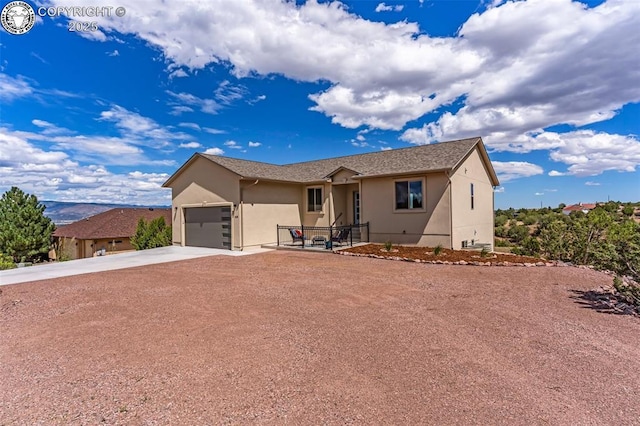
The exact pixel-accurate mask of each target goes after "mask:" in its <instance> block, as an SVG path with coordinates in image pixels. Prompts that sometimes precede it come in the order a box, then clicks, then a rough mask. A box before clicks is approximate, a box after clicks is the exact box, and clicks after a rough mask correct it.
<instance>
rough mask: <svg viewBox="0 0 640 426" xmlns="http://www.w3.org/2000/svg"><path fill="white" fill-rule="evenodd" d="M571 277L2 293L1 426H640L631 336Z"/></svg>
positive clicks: (396, 277)
mask: <svg viewBox="0 0 640 426" xmlns="http://www.w3.org/2000/svg"><path fill="white" fill-rule="evenodd" d="M610 281H611V278H610V277H609V276H606V275H604V274H602V273H599V272H595V271H592V270H587V269H578V268H555V267H541V268H525V267H509V268H504V267H478V266H475V267H474V266H447V265H424V264H415V263H407V262H394V261H389V260H380V259H370V258H354V257H349V256H338V255H330V254H318V253H294V252H282V251H276V252H270V253H265V254H258V255H253V256H246V257H240V258H238V257H223V256H216V257H209V258H200V259H194V260H189V261H182V262H173V263H166V264H159V265H151V266H144V267H138V268H131V269H124V270H117V271H110V272H101V273H95V274H89V275H81V276H75V277H67V278H59V279H55V280H50V281H40V282H33V283H25V284H17V285H9V286H6V287H3V288H2V289H1V290H2V293H1V294H0V425H5V424H6V425H11V424H43V425H49V424H100V423H103V424H104V423H106V424H127V425H137V424H142V425H147V424H180V425H182V424H194V425H195V424H245V423H260V424H304V423H309V424H437V425H446V424H482V425H485V424H508V425H514V424H522V425H525V424H526V425H530V424H567V425H569V424H571V425H603V424H640V404H639V403H638V401H640V320H639V319H638V318H634V317H630V316H622V315H612V314H605V313H600V312H597V311H596V310H594V309H591V308H590V305H588V304H587V302H586V301H584V300H582V299H580V298H579V292H580V291H585V290H591V289H593V288H597V287H599V286H600V285H603V284H605V285H606V284H610Z"/></svg>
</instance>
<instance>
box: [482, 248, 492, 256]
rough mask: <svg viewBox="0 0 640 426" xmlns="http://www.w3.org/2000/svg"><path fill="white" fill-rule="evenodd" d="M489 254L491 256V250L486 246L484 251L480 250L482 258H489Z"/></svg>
mask: <svg viewBox="0 0 640 426" xmlns="http://www.w3.org/2000/svg"><path fill="white" fill-rule="evenodd" d="M489 254H491V252H490V251H489V249H488V248H487V247H486V246H485V247H482V250H480V257H488V256H489Z"/></svg>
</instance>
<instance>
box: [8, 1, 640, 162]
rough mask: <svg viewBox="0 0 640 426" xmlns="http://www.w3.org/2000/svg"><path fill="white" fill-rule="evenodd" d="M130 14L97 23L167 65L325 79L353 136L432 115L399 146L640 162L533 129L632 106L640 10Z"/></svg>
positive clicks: (182, 106) (212, 6)
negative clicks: (572, 149)
mask: <svg viewBox="0 0 640 426" xmlns="http://www.w3.org/2000/svg"><path fill="white" fill-rule="evenodd" d="M53 3H56V4H60V5H64V4H63V3H64V1H63V0H54V1H53ZM87 4H98V2H97V0H89V3H87ZM421 4H422V3H421ZM379 7H381V8H382V7H384V8H385V9H386V8H388V7H390V6H387V5H386V4H383V3H381V4H380V5H379ZM127 12H128V13H127V16H126V19H106V18H104V19H103V18H98V20H99V26H100V28H101V29H103V30H104V31H106V32H107V33H109V32H111V31H119V32H121V33H127V34H135V35H136V36H137V37H140V38H142V39H144V40H145V41H146V42H148V43H149V44H151V45H153V46H157V47H158V48H160V49H161V50H162V51H163V53H164V56H165V58H166V60H167V62H168V64H169V65H168V67H169V68H170V69H175V68H176V67H184V68H185V69H189V70H195V69H201V68H204V67H206V66H207V65H209V64H211V63H224V64H225V65H228V67H229V69H230V70H231V72H232V73H233V74H234V75H235V76H236V77H238V78H242V77H247V76H269V75H272V74H279V75H283V76H285V77H287V78H290V79H294V80H298V81H307V82H317V81H323V82H328V83H329V87H328V88H327V89H326V90H323V91H321V92H318V93H314V94H311V95H310V99H311V100H312V101H314V102H315V105H314V106H313V107H312V109H313V110H314V111H318V112H320V113H323V114H325V115H326V116H328V117H331V120H332V122H334V123H336V124H339V125H341V126H344V127H347V128H358V127H361V126H365V127H368V128H380V129H389V130H400V129H403V128H404V126H405V125H406V123H408V122H410V121H413V120H417V119H419V118H421V117H422V116H424V115H425V114H427V113H430V112H434V111H435V112H436V113H437V114H438V115H439V118H438V119H436V120H434V121H433V122H430V123H426V124H425V125H424V126H422V127H417V128H415V129H406V131H405V133H404V134H403V137H402V139H403V140H406V141H408V142H411V143H421V144H424V143H431V142H433V141H436V140H443V139H455V138H458V137H466V136H478V135H480V136H483V137H484V139H485V142H486V143H487V145H488V146H489V147H490V148H492V149H493V150H498V151H515V152H528V151H531V150H535V149H550V150H552V153H553V155H554V160H556V161H560V162H563V163H566V164H568V166H569V169H568V171H567V173H569V174H575V175H586V174H588V173H593V170H595V171H596V172H601V171H604V170H632V169H633V168H634V167H635V164H637V163H636V162H635V160H633V159H632V160H631V161H627V162H625V161H624V160H623V159H622V158H621V156H617V157H615V158H614V156H613V155H610V156H609V157H610V158H608V159H606V160H604V161H596V160H597V159H596V158H594V157H593V156H592V155H593V153H592V150H590V149H588V150H586V151H585V154H584V156H586V158H587V161H586V162H585V161H583V158H582V157H581V156H579V155H578V156H573V155H572V154H570V153H568V152H565V151H566V150H564V149H563V146H562V145H561V143H563V142H564V139H562V140H553V139H549V138H547V137H544V135H543V137H541V135H542V134H543V133H545V132H544V129H545V128H548V127H550V126H553V125H556V124H563V123H564V124H569V125H573V126H581V125H584V124H588V123H593V122H597V121H602V120H606V119H608V118H610V117H613V116H614V115H615V114H616V113H617V112H618V111H619V110H620V109H621V108H622V107H623V106H624V105H626V104H629V103H634V102H639V101H640V73H637V72H632V71H629V70H635V69H637V46H638V45H640V32H638V31H637V28H638V27H640V2H636V1H626V2H625V1H616V0H610V1H607V2H604V3H602V4H600V5H599V6H597V7H591V8H590V7H587V6H585V5H584V4H583V3H580V2H576V1H574V2H572V1H570V0H556V1H535V0H534V1H518V2H501V1H499V0H496V1H492V2H491V3H490V5H489V7H487V9H486V10H484V11H481V12H478V13H475V14H473V15H472V16H471V17H470V18H469V19H468V20H467V21H466V22H465V23H464V24H463V25H462V26H461V27H460V30H459V31H458V34H456V35H455V36H452V37H430V36H429V35H427V34H425V33H424V31H422V30H421V28H420V27H419V26H418V24H416V23H413V22H406V21H403V22H397V23H392V24H386V23H383V22H373V21H369V20H366V19H363V18H362V17H359V16H357V15H355V14H353V13H350V12H349V10H348V8H347V7H346V6H344V5H342V4H341V3H338V2H318V1H315V0H309V1H307V2H305V3H304V4H297V2H293V1H287V2H284V1H266V0H262V1H260V0H247V1H242V2H238V1H232V0H229V1H223V0H219V1H216V2H203V3H201V4H199V7H198V11H197V13H194V12H193V7H192V5H190V4H188V3H184V2H181V1H179V0H166V1H165V2H163V4H162V5H160V2H159V1H158V0H146V1H142V2H136V3H133V4H131V5H128V7H127ZM532 22H535V25H532ZM239 23H241V24H242V25H239ZM523 28H526V29H527V30H526V31H523ZM621 40H624V42H620V41H621ZM380 58H384V63H381V62H380ZM372 63H375V64H381V65H380V66H371V64H372ZM612 70H613V71H612ZM619 70H627V71H628V72H619ZM612 72H613V73H615V75H612ZM228 85H229V84H228ZM230 86H231V87H234V88H235V89H232V90H231V91H228V90H227V86H224V87H223V88H222V91H221V92H220V93H218V94H214V98H213V99H202V98H199V97H195V96H194V95H190V94H187V93H171V92H170V94H171V95H172V97H174V98H175V99H174V101H175V103H174V104H172V105H171V106H172V111H171V113H172V114H175V115H179V114H181V113H184V112H188V111H193V110H194V108H196V109H200V110H202V111H205V110H206V111H205V112H208V113H211V114H215V113H216V112H217V111H218V110H219V109H220V108H221V107H222V102H223V100H227V101H228V102H232V101H234V100H237V99H240V98H241V97H243V96H245V95H246V94H245V93H244V92H243V89H242V86H239V85H230ZM13 87H14V88H15V87H17V86H16V85H14V86H13ZM218 89H220V88H218ZM0 93H1V92H0ZM5 96H6V94H5ZM9 96H10V95H9ZM215 96H220V99H219V100H216V98H215ZM454 102H458V103H460V104H461V106H462V108H461V109H459V110H458V111H457V112H454V113H444V114H443V113H438V112H437V111H438V109H439V108H441V107H442V106H447V105H450V104H452V103H454ZM546 136H549V135H546ZM623 137H624V136H623ZM627 139H629V138H627ZM568 149H569V148H568ZM592 167H595V169H593V168H592ZM590 168H592V169H591V170H592V171H591V172H589V169H590ZM559 173H560V172H559Z"/></svg>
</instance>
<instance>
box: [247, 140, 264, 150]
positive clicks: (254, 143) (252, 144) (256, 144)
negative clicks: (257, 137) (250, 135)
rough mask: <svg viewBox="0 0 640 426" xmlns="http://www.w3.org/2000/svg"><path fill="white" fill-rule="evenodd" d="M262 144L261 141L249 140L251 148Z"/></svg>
mask: <svg viewBox="0 0 640 426" xmlns="http://www.w3.org/2000/svg"><path fill="white" fill-rule="evenodd" d="M260 145H262V144H261V143H260V142H251V141H249V148H257V147H259V146H260Z"/></svg>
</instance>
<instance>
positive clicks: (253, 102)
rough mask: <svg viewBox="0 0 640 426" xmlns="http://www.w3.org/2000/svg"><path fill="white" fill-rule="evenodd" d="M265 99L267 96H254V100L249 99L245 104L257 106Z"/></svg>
mask: <svg viewBox="0 0 640 426" xmlns="http://www.w3.org/2000/svg"><path fill="white" fill-rule="evenodd" d="M265 99H267V95H259V96H256V97H255V98H253V99H251V100H248V101H247V103H248V104H250V105H254V104H257V103H258V102H260V101H264V100H265Z"/></svg>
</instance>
